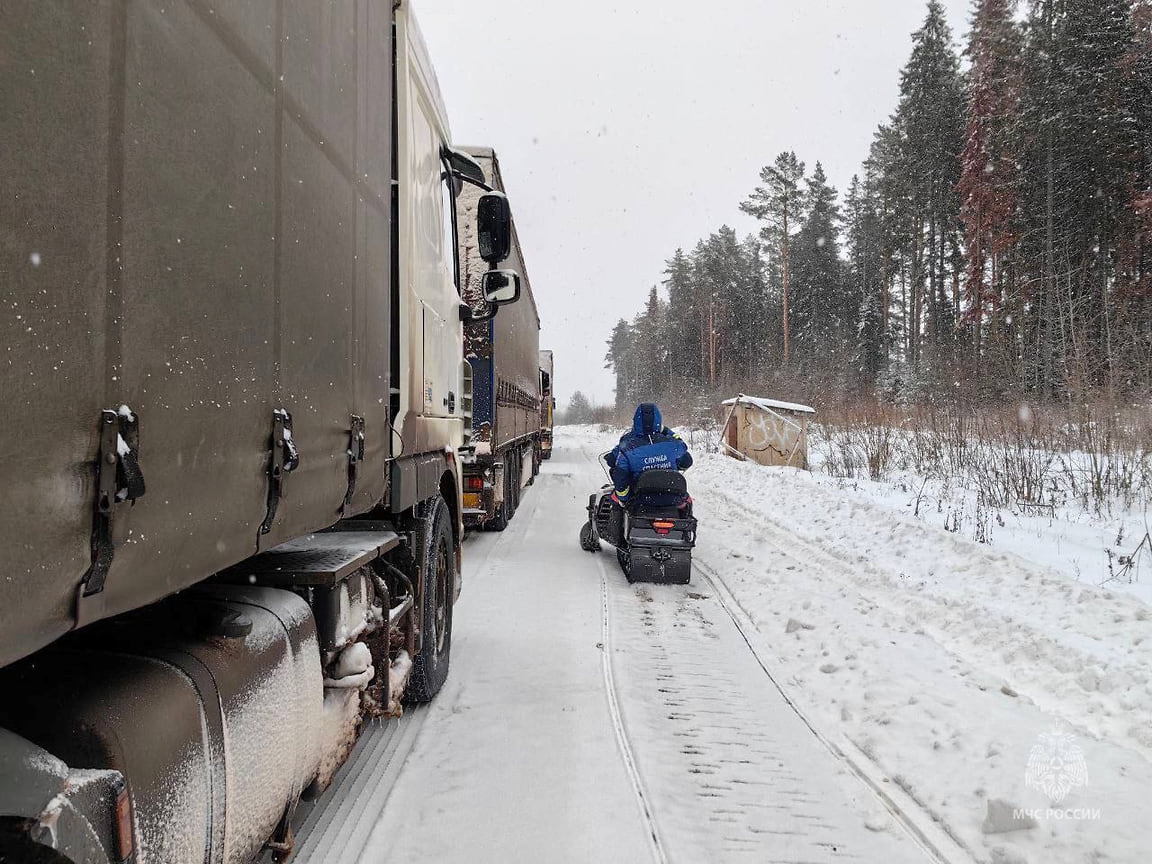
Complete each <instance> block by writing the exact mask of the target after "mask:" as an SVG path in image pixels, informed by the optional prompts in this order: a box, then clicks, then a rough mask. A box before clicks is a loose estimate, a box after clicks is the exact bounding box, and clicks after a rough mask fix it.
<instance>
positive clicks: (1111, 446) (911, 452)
mask: <svg viewBox="0 0 1152 864" xmlns="http://www.w3.org/2000/svg"><path fill="white" fill-rule="evenodd" d="M811 444H812V446H813V449H815V450H816V451H817V452H818V454H819V456H820V459H819V463H820V465H821V468H822V470H823V471H825V472H826V473H828V474H832V475H834V476H837V477H846V478H855V477H865V476H866V477H868V478H870V479H872V480H881V479H885V478H888V477H890V476H891V474H892V473H893V472H895V471H910V472H913V473H915V474H917V475H919V476H921V477H924V478H928V479H931V480H936V481H940V482H941V483H958V484H960V485H963V486H964V487H966V488H969V489H971V490H973V491H974V492H976V494H977V496H978V498H977V500H978V501H979V502H980V506H981V507H982V508H1005V509H1006V508H1013V509H1019V510H1028V511H1030V512H1035V509H1036V508H1044V509H1047V510H1051V509H1053V508H1055V507H1057V506H1061V505H1064V504H1068V503H1074V504H1076V505H1077V506H1079V507H1080V508H1081V509H1083V510H1085V511H1086V512H1091V513H1095V514H1098V515H1107V514H1110V513H1112V512H1113V511H1114V508H1116V507H1121V508H1124V509H1129V508H1132V507H1134V506H1137V505H1147V504H1148V503H1150V502H1152V457H1150V454H1152V413H1150V412H1149V411H1148V409H1147V408H1145V407H1143V406H1118V405H1115V404H1111V403H1093V404H1085V405H1079V406H1067V405H1045V406H1042V407H1037V406H1032V405H1028V404H1009V405H975V406H974V405H969V404H964V403H962V402H959V401H958V402H955V403H938V404H934V405H925V406H892V405H885V404H879V403H872V404H868V403H863V404H860V403H857V404H853V405H850V406H835V407H831V408H823V409H822V410H821V413H820V419H819V424H818V425H817V426H816V427H815V429H814V432H813V435H812V436H811Z"/></svg>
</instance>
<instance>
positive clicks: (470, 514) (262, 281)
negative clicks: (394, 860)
mask: <svg viewBox="0 0 1152 864" xmlns="http://www.w3.org/2000/svg"><path fill="white" fill-rule="evenodd" d="M0 81H2V82H3V83H0V132H2V134H3V140H4V142H5V145H4V148H3V152H2V153H0V167H2V168H3V170H0V200H3V201H5V202H6V204H5V207H6V210H5V214H4V219H3V221H2V222H0V284H2V285H3V300H4V314H3V315H2V316H0V343H2V344H3V345H4V348H5V354H4V361H5V362H4V365H3V366H0V383H2V386H3V390H2V392H0V397H2V398H3V402H4V403H5V404H6V405H7V406H8V408H9V413H8V416H9V422H8V423H5V424H3V427H2V428H0V539H2V541H3V545H4V561H3V563H2V564H0V864H10V862H24V861H35V862H62V861H71V862H100V864H113V862H115V864H123V862H134V864H151V862H163V864H184V862H189V864H193V862H194V864H225V862H227V864H247V862H250V861H252V860H254V859H255V858H256V857H257V856H260V855H269V854H271V855H272V856H274V857H276V858H277V859H278V860H286V859H287V858H289V857H290V856H291V852H292V847H293V835H292V826H293V815H294V813H295V810H296V808H297V806H298V804H299V802H300V801H301V800H302V799H303V798H306V797H309V796H316V795H319V794H321V793H322V792H323V791H324V789H325V788H326V787H327V786H328V785H329V784H331V782H332V780H333V777H334V776H335V774H336V771H337V770H338V768H339V766H340V765H341V764H342V763H343V761H344V760H345V759H346V758H347V756H348V754H349V752H350V751H351V748H352V746H353V745H354V743H355V741H356V738H357V735H358V732H359V729H360V726H361V724H362V723H363V721H364V720H365V719H366V718H369V717H385V716H395V715H397V714H398V713H399V712H400V711H401V710H402V707H401V706H402V704H403V703H404V702H405V701H407V702H422V701H427V700H430V699H431V698H432V697H433V696H435V694H436V693H437V692H438V691H439V689H440V688H441V686H442V685H443V683H444V681H445V679H446V677H447V675H448V670H449V661H450V656H451V641H452V615H453V604H454V602H455V600H456V598H457V596H458V595H459V593H460V590H461V587H462V586H461V558H462V554H463V553H462V545H461V544H462V539H463V536H464V532H465V530H467V529H468V528H473V527H475V528H479V527H485V528H494V529H501V528H503V527H504V526H505V525H506V524H507V522H508V520H510V519H511V518H512V517H513V515H514V514H515V511H516V505H517V504H518V502H519V500H520V496H521V494H522V492H523V490H524V489H525V487H526V486H528V485H529V484H531V482H532V480H533V478H534V477H535V476H536V474H537V472H538V470H539V466H540V463H541V461H542V460H544V459H547V458H548V457H549V456H550V454H551V443H552V414H553V410H554V405H555V402H554V399H553V396H552V375H553V368H552V357H551V353H550V352H540V351H539V326H540V325H539V317H538V313H537V309H536V304H535V300H534V298H533V295H532V291H531V285H530V283H529V281H528V272H527V268H526V266H525V263H524V257H523V253H522V250H521V248H520V242H519V238H518V236H517V233H516V230H515V226H514V224H513V222H512V218H511V209H510V206H509V203H508V199H507V198H506V197H505V196H504V194H503V189H504V186H503V177H502V175H501V172H500V164H499V161H498V160H497V158H496V154H495V153H494V152H493V151H492V150H490V149H469V150H465V149H461V148H458V147H455V146H454V145H453V143H452V139H451V136H450V133H449V127H448V121H447V116H446V112H445V109H444V106H443V104H442V99H441V97H440V93H439V88H438V85H437V83H436V78H435V74H434V72H433V69H432V65H431V61H430V58H429V56H428V52H427V49H426V47H425V45H424V42H423V39H422V37H421V35H420V31H419V28H418V27H417V26H416V22H415V20H414V18H413V17H412V14H411V10H410V8H409V2H408V0H347V2H339V3H315V2H313V0H279V2H276V3H248V4H238V3H217V4H209V3H206V2H201V0H177V2H173V3H169V4H151V3H128V2H125V0H96V2H92V3H87V4H81V5H78V4H74V3H67V2H56V0H13V2H11V3H8V4H6V6H5V12H4V26H3V27H0ZM390 806H396V807H404V806H407V802H404V801H395V802H392V804H391V805H390Z"/></svg>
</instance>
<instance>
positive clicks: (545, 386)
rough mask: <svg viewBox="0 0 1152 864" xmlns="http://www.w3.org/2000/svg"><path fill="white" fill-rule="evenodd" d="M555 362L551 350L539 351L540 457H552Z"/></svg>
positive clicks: (554, 413) (554, 412) (554, 410)
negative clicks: (553, 375) (553, 376)
mask: <svg viewBox="0 0 1152 864" xmlns="http://www.w3.org/2000/svg"><path fill="white" fill-rule="evenodd" d="M554 369H555V362H554V360H553V357H552V352H551V351H541V352H540V458H541V459H542V460H543V459H551V458H552V427H553V425H554V423H555V415H556V396H555V391H554V390H553V389H552V374H553V371H554Z"/></svg>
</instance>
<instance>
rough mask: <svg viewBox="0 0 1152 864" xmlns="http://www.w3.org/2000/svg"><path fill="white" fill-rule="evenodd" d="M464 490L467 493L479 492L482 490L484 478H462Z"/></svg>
mask: <svg viewBox="0 0 1152 864" xmlns="http://www.w3.org/2000/svg"><path fill="white" fill-rule="evenodd" d="M464 489H465V490H466V491H468V492H481V491H483V489H484V478H483V477H480V476H472V477H465V478H464Z"/></svg>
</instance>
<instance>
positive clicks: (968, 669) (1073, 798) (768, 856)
mask: <svg viewBox="0 0 1152 864" xmlns="http://www.w3.org/2000/svg"><path fill="white" fill-rule="evenodd" d="M613 437H614V435H613V434H612V433H603V432H598V431H595V430H593V429H588V428H577V429H561V430H558V432H557V439H556V450H555V456H554V458H553V460H552V461H551V462H549V463H546V464H545V469H544V473H543V474H542V475H541V477H540V478H539V479H538V480H537V483H536V485H535V487H534V488H532V489H530V490H529V491H528V493H527V495H526V496H525V500H524V503H523V505H522V507H521V509H520V511H519V512H518V513H517V515H516V518H515V520H514V521H513V522H512V525H511V526H510V527H509V529H508V530H507V531H506V532H505V533H503V534H499V535H497V534H480V535H476V536H474V537H472V538H470V539H469V540H468V542H467V543H466V546H465V553H466V565H465V588H464V594H463V596H462V597H461V600H460V603H459V604H458V605H457V607H456V613H455V615H456V617H455V624H454V628H455V631H454V644H453V659H452V674H451V676H450V678H449V681H448V683H447V685H446V686H445V689H444V691H443V692H442V693H441V694H440V696H439V697H438V698H437V699H436V700H435V702H433V704H432V705H431V706H430V708H429V709H428V710H427V711H425V712H423V713H422V715H421V717H420V722H421V723H422V725H420V726H419V727H418V732H417V733H416V734H415V735H414V744H413V745H412V747H411V750H410V752H408V754H407V760H406V761H405V762H404V763H403V767H402V769H400V770H399V775H398V779H397V780H396V783H395V785H394V786H393V787H392V791H391V795H390V798H389V800H388V804H387V806H386V807H385V808H384V812H383V816H382V817H381V819H380V821H379V822H378V823H377V824H376V825H375V828H374V830H373V832H372V835H371V839H370V840H369V842H368V844H367V847H366V849H365V851H364V853H363V855H362V856H361V859H360V860H361V861H363V862H365V864H367V862H379V861H406V862H410V861H428V862H433V861H435V862H439V861H446V862H453V861H469V862H489V861H491V862H497V861H500V862H505V861H548V862H552V861H572V862H616V861H619V862H633V861H701V860H711V861H717V862H725V861H756V862H761V861H792V862H798V861H804V862H822V861H842V860H854V861H863V862H881V861H883V862H889V861H891V862H899V861H947V862H962V861H963V862H967V861H980V862H1001V864H1009V862H1033V864H1041V862H1043V864H1049V862H1059V864H1064V862H1125V864H1127V862H1131V864H1136V862H1143V861H1145V860H1147V859H1148V852H1149V850H1150V849H1152V827H1150V824H1149V822H1148V820H1147V818H1146V815H1145V813H1144V810H1145V808H1146V805H1147V801H1148V800H1149V799H1148V790H1149V789H1152V650H1149V648H1150V647H1152V643H1149V642H1146V641H1145V640H1147V639H1148V637H1149V635H1150V630H1152V620H1150V618H1152V616H1150V614H1149V613H1150V610H1149V609H1148V607H1147V605H1145V603H1144V602H1143V601H1142V600H1140V599H1139V598H1138V597H1135V596H1132V595H1130V594H1123V593H1120V592H1116V591H1112V590H1108V589H1100V588H1096V587H1094V586H1091V585H1086V584H1082V583H1077V582H1076V581H1074V580H1073V579H1071V578H1069V577H1067V576H1066V575H1063V574H1061V573H1060V572H1058V571H1055V570H1052V569H1050V568H1044V567H1041V566H1038V565H1036V564H1033V563H1029V562H1026V561H1024V560H1023V559H1021V558H1018V557H1015V556H1013V555H1010V554H1007V553H1006V552H1004V551H1003V550H1002V549H999V548H997V547H988V546H986V545H980V544H976V543H973V542H970V541H968V540H966V539H964V537H963V536H962V535H960V534H956V533H950V532H947V531H944V530H942V529H941V528H936V527H933V526H932V525H928V524H925V523H924V522H922V521H920V520H918V519H916V518H914V517H911V516H909V515H907V514H904V513H901V512H899V510H898V509H897V508H894V507H892V506H890V503H891V502H885V501H883V500H879V499H878V497H877V496H874V495H869V494H868V490H867V489H865V488H862V487H857V488H855V489H853V488H851V487H845V488H841V486H840V485H839V484H837V483H836V482H835V481H832V480H830V478H826V477H818V476H813V475H808V474H804V473H799V472H794V471H784V470H773V469H763V468H758V467H755V466H749V465H746V464H741V463H737V462H735V461H733V460H730V459H727V458H725V457H721V456H708V455H705V456H702V457H701V458H700V459H699V460H698V462H697V465H696V466H695V467H694V468H693V469H692V471H691V473H690V475H689V483H690V488H691V489H692V492H693V495H694V497H695V499H696V501H697V516H698V517H699V518H700V521H701V531H700V544H699V546H698V548H697V563H698V565H699V566H698V568H697V570H696V572H695V575H694V576H693V582H692V585H690V586H686V587H673V586H647V587H641V586H629V585H628V584H627V583H626V582H625V580H624V579H623V576H622V575H621V574H620V572H619V570H618V568H617V567H616V564H615V560H614V556H612V555H610V554H609V553H608V552H607V551H605V552H603V553H601V554H600V555H599V556H591V555H587V554H586V553H582V552H580V550H579V548H578V546H577V543H576V532H577V529H578V527H579V524H580V522H581V521H582V519H583V515H584V514H583V507H584V505H585V503H586V501H587V496H588V494H589V493H590V491H592V490H593V489H594V488H596V486H597V485H598V484H599V482H600V481H601V479H602V475H601V474H600V472H599V469H598V468H597V467H596V465H595V461H594V460H595V454H596V453H597V452H599V451H600V450H602V449H607V446H608V445H609V444H610V443H611V441H612V439H613ZM412 728H413V729H415V728H417V727H412ZM1054 731H1058V732H1061V733H1065V734H1064V736H1063V737H1060V738H1056V737H1053V732H1054ZM1057 741H1059V742H1060V743H1061V744H1062V747H1061V749H1060V752H1061V754H1062V755H1063V757H1064V758H1065V759H1066V760H1070V764H1071V766H1072V767H1073V768H1074V767H1076V766H1077V765H1078V764H1079V761H1080V757H1081V756H1082V759H1083V766H1084V767H1085V771H1084V773H1083V774H1080V773H1076V772H1075V771H1072V770H1069V769H1068V768H1067V767H1061V766H1058V765H1057V766H1053V765H1052V763H1051V760H1050V759H1048V758H1045V759H1044V760H1043V762H1037V763H1035V765H1036V766H1041V767H1045V766H1046V767H1047V769H1048V770H1047V771H1044V772H1035V771H1034V776H1033V779H1036V778H1037V777H1043V778H1046V779H1048V780H1052V779H1056V780H1059V779H1061V778H1063V779H1065V780H1066V781H1067V783H1068V785H1069V786H1070V787H1071V788H1070V789H1069V791H1068V792H1067V795H1066V797H1064V798H1063V799H1062V800H1061V801H1060V802H1059V803H1058V804H1053V802H1052V800H1051V799H1050V798H1049V797H1048V796H1047V795H1046V794H1045V793H1044V792H1042V791H1039V790H1037V789H1034V788H1030V787H1029V785H1028V784H1027V783H1026V773H1027V770H1028V765H1029V758H1030V756H1031V755H1032V754H1033V753H1034V751H1035V752H1036V753H1037V754H1039V753H1041V751H1042V750H1043V748H1039V749H1037V744H1038V743H1039V744H1045V743H1049V744H1051V743H1053V742H1057ZM1068 764H1069V763H1068V761H1066V763H1065V766H1067V765H1068ZM1082 780H1086V782H1081V781H1082ZM990 801H1003V802H1005V803H1006V804H1007V806H1008V808H1009V811H1008V813H1007V814H1003V813H998V812H995V811H996V806H995V805H994V806H993V811H994V812H993V816H992V818H989V815H988V814H989V802H990ZM1012 807H1016V808H1028V809H1030V810H1035V811H1037V812H1035V813H1033V817H1034V818H1033V819H1032V820H1031V822H1029V821H1028V820H1023V821H1019V820H1016V821H1014V820H1013V817H1012V814H1011V808H1012ZM1029 825H1030V826H1031V827H1029ZM1005 829H1016V830H1005Z"/></svg>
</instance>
